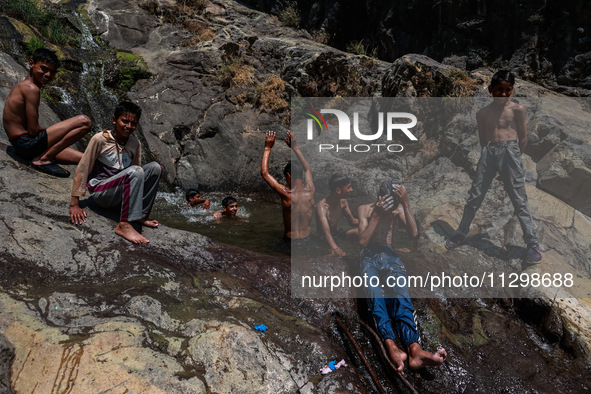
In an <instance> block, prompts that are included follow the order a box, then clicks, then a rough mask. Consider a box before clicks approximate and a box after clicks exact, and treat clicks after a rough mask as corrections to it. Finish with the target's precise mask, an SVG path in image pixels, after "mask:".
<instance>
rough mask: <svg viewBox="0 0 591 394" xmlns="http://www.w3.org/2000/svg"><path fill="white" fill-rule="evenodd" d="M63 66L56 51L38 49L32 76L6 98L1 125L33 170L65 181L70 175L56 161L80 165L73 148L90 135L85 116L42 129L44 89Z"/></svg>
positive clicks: (31, 67)
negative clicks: (41, 105) (73, 145)
mask: <svg viewBox="0 0 591 394" xmlns="http://www.w3.org/2000/svg"><path fill="white" fill-rule="evenodd" d="M59 66H60V61H59V59H58V58H57V56H56V55H55V53H54V52H53V51H50V50H49V49H46V48H40V49H37V50H36V51H35V52H34V53H33V57H32V58H31V59H30V60H29V75H27V77H26V78H25V80H24V81H22V82H19V83H17V84H16V85H15V86H14V87H13V88H12V90H11V91H10V93H9V94H8V97H7V98H6V103H5V105H4V113H3V118H2V123H3V126H4V131H5V132H6V135H7V136H8V139H9V141H10V143H11V144H12V146H13V147H14V149H15V151H16V153H17V154H18V155H19V156H21V157H23V158H25V159H27V160H30V161H31V163H30V165H31V167H33V168H34V169H36V170H38V171H41V172H44V173H46V174H49V175H53V176H58V177H62V178H66V177H68V176H70V173H69V172H68V171H67V170H65V169H63V168H62V167H60V166H58V165H57V164H55V161H59V162H62V163H68V164H77V163H78V162H79V161H80V158H82V152H78V151H77V150H74V149H72V148H69V146H70V145H72V144H73V143H75V142H76V141H78V140H79V139H80V138H82V137H84V135H86V133H88V132H89V131H90V119H88V117H87V116H86V115H78V116H75V117H73V118H70V119H67V120H64V121H62V122H59V123H56V124H54V125H52V126H49V127H47V128H46V129H45V128H43V127H41V126H40V125H39V103H40V101H41V88H42V87H43V86H45V85H47V84H48V83H50V82H51V81H52V80H53V79H54V78H55V74H56V72H57V69H58V67H59Z"/></svg>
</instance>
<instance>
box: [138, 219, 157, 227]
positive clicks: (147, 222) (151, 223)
mask: <svg viewBox="0 0 591 394" xmlns="http://www.w3.org/2000/svg"><path fill="white" fill-rule="evenodd" d="M138 222H140V223H141V224H143V225H144V226H146V227H153V228H154V227H158V220H153V219H140V220H138Z"/></svg>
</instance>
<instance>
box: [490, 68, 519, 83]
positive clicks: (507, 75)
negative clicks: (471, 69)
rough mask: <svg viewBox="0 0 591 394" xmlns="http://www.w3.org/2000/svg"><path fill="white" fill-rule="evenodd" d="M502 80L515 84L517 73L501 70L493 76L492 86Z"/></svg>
mask: <svg viewBox="0 0 591 394" xmlns="http://www.w3.org/2000/svg"><path fill="white" fill-rule="evenodd" d="M502 81H506V82H509V83H510V84H511V85H515V75H514V74H513V73H512V72H511V71H509V70H499V71H497V72H496V73H495V74H494V75H493V76H492V78H491V80H490V86H496V85H498V84H500V83H501V82H502Z"/></svg>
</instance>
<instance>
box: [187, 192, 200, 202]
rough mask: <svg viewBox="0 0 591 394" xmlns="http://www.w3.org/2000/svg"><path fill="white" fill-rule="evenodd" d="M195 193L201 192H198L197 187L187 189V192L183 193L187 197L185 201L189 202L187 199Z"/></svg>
mask: <svg viewBox="0 0 591 394" xmlns="http://www.w3.org/2000/svg"><path fill="white" fill-rule="evenodd" d="M197 194H201V192H199V190H197V189H189V190H187V193H186V194H185V198H186V199H187V202H189V200H190V199H191V198H193V197H195V196H196V195H197Z"/></svg>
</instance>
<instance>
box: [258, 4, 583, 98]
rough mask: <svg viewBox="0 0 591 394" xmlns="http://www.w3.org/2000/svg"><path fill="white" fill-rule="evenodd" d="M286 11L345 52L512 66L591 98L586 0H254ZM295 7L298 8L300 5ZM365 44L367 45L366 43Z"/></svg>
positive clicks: (272, 10) (273, 10) (531, 77)
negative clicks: (359, 50) (566, 0)
mask: <svg viewBox="0 0 591 394" xmlns="http://www.w3.org/2000/svg"><path fill="white" fill-rule="evenodd" d="M247 3H248V4H251V5H252V6H253V7H256V8H258V9H261V10H264V11H267V12H270V13H272V14H275V15H279V16H281V15H282V14H283V13H285V10H287V9H290V7H294V9H296V10H297V13H298V15H299V21H300V23H301V26H302V27H305V28H307V29H308V30H310V31H312V32H316V33H315V34H317V35H325V36H328V39H329V40H330V42H331V43H332V44H333V45H335V46H337V47H339V48H342V49H345V48H346V47H347V46H349V47H351V44H352V43H355V44H357V45H354V47H357V48H361V47H362V48H363V51H366V52H367V53H374V54H376V55H377V56H378V57H379V58H380V59H384V60H388V61H394V60H396V59H397V58H399V57H400V56H402V55H405V54H407V53H421V54H425V55H427V56H429V57H432V58H434V59H436V60H438V61H440V62H441V61H443V62H444V63H448V64H453V65H456V66H460V67H462V68H467V69H469V70H474V69H477V68H479V67H483V66H493V67H496V68H501V67H505V68H510V69H512V70H514V71H515V72H516V73H518V74H519V75H520V76H521V77H523V78H526V79H529V80H532V81H536V82H538V83H542V82H543V83H544V84H546V85H548V86H551V87H553V88H559V87H560V88H561V89H563V90H565V91H567V92H570V93H571V94H574V95H580V94H583V95H585V96H588V95H589V89H590V88H591V85H589V83H590V74H589V69H588V67H586V66H585V64H586V63H588V60H587V59H589V56H590V51H591V35H590V34H591V30H590V29H591V26H590V25H589V21H590V20H591V8H590V6H589V4H588V2H586V1H573V2H569V3H568V4H565V3H564V2H561V1H557V0H551V1H546V2H543V3H540V2H536V1H511V0H506V1H488V0H478V1H464V0H453V1H440V2H433V1H428V0H421V1H394V2H393V1H383V0H372V1H363V2H355V1H338V0H337V1H333V0H328V1H315V0H298V1H296V2H286V1H276V0H268V1H258V0H257V1H247ZM294 5H295V6H294ZM359 44H361V46H360V45H359Z"/></svg>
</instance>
